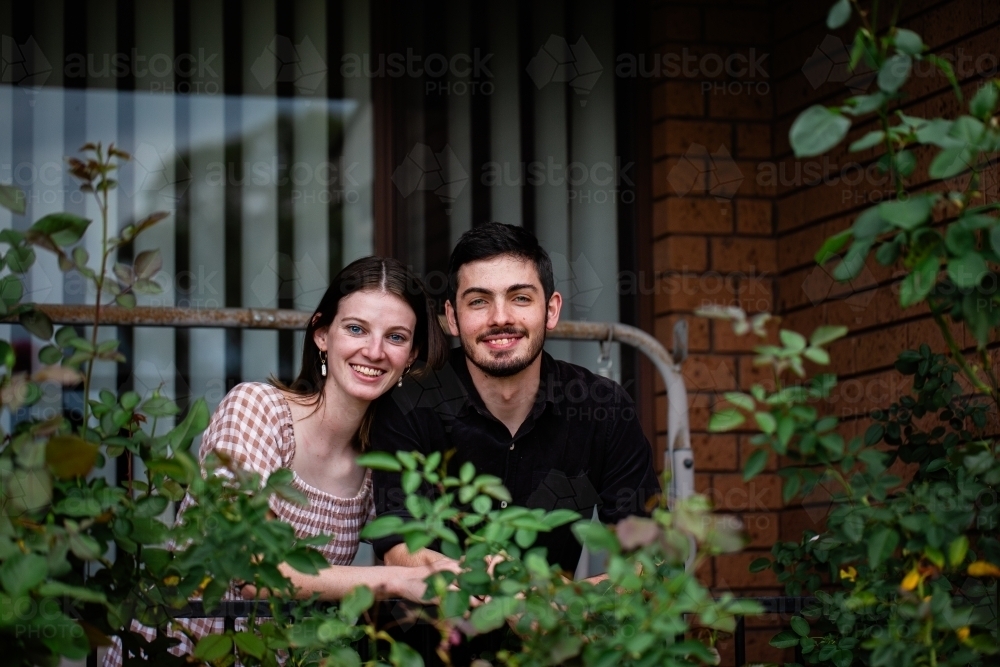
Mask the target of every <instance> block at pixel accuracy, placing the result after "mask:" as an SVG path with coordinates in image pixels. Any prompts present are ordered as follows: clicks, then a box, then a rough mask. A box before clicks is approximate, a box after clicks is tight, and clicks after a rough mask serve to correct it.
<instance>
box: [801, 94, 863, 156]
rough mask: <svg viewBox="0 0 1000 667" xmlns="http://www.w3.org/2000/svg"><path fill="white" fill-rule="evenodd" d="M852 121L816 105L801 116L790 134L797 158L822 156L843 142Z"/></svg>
mask: <svg viewBox="0 0 1000 667" xmlns="http://www.w3.org/2000/svg"><path fill="white" fill-rule="evenodd" d="M850 128H851V121H850V120H849V119H848V118H846V117H844V116H843V115H842V114H840V113H837V112H835V111H833V110H831V109H828V108H827V107H825V106H822V105H818V104H817V105H814V106H811V107H809V108H808V109H806V110H805V111H803V112H802V113H801V114H799V117H798V118H796V119H795V122H794V123H792V127H791V129H790V130H789V132H788V140H789V142H790V143H791V145H792V149H793V150H794V151H795V156H796V157H813V156H816V155H822V154H823V153H825V152H827V151H828V150H830V149H831V148H833V147H834V146H836V145H837V144H839V143H840V142H841V140H843V138H844V137H845V136H846V135H847V131H848V130H849V129H850Z"/></svg>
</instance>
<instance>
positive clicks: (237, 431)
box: [104, 257, 450, 667]
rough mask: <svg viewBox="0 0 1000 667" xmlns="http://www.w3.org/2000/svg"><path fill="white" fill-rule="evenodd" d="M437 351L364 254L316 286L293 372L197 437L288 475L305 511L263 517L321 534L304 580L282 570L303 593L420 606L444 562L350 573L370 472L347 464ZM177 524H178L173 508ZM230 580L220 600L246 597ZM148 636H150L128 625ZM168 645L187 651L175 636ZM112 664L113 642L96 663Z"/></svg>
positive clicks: (382, 271) (420, 292)
mask: <svg viewBox="0 0 1000 667" xmlns="http://www.w3.org/2000/svg"><path fill="white" fill-rule="evenodd" d="M446 353H447V343H446V341H445V337H444V334H443V333H442V331H441V327H440V326H439V324H438V321H437V317H436V316H435V315H434V311H433V308H432V306H431V304H430V301H429V299H428V298H427V295H426V293H425V292H424V289H423V286H422V285H421V283H420V281H419V280H418V279H417V278H416V277H415V276H413V275H412V274H411V273H410V272H409V271H408V270H407V269H406V267H404V266H403V265H402V264H401V263H400V262H398V261H397V260H394V259H387V258H381V257H366V258H364V259H359V260H357V261H355V262H353V263H352V264H350V265H349V266H347V267H345V268H344V269H343V270H342V271H341V272H340V273H339V274H338V275H337V277H336V278H334V280H333V283H332V284H331V285H330V287H329V289H327V291H326V294H324V295H323V299H322V300H321V301H320V303H319V306H317V308H316V312H315V313H314V314H313V316H312V318H311V319H310V323H309V326H308V328H307V329H306V336H305V343H304V347H303V352H302V369H301V371H300V372H299V375H298V377H297V378H295V380H294V381H293V382H292V383H291V384H290V385H284V384H282V383H280V382H278V381H276V380H273V379H272V380H271V382H270V383H260V382H245V383H243V384H240V385H237V386H236V387H234V388H233V390H232V391H230V392H229V393H228V394H227V395H226V397H225V398H224V399H223V400H222V403H221V404H220V405H219V407H218V408H217V409H216V411H215V414H214V415H213V416H212V420H211V422H210V423H209V426H208V429H207V430H206V431H205V434H204V436H203V437H202V441H201V452H200V453H201V458H202V460H204V458H205V457H206V456H207V455H208V454H209V453H210V452H213V451H215V452H220V453H223V454H225V455H227V456H229V457H230V458H231V459H232V460H233V462H234V463H236V464H238V465H240V466H241V467H243V468H246V469H248V470H251V471H253V472H257V473H259V474H260V475H261V476H262V477H263V478H265V479H266V478H267V476H268V475H270V474H271V473H272V472H274V471H275V470H278V469H279V468H289V469H290V470H292V472H293V473H294V479H293V485H294V486H295V488H296V489H297V490H298V491H300V492H301V493H302V494H304V495H305V496H306V497H307V498H308V499H309V504H308V505H307V506H301V505H296V504H293V503H291V502H289V501H287V500H284V499H282V498H279V497H277V496H273V497H272V498H271V500H270V506H271V512H272V513H273V514H274V516H275V517H276V518H277V519H279V520H281V521H285V522H286V523H289V524H291V525H292V526H293V527H294V528H295V532H296V534H297V535H298V536H299V537H311V536H315V535H319V534H327V535H331V536H332V538H331V540H330V542H329V543H328V544H326V545H325V546H323V547H320V549H319V550H320V551H321V552H322V554H323V555H324V556H325V557H326V559H327V561H328V562H329V563H330V567H329V568H326V569H324V570H322V571H320V573H319V574H318V575H315V576H310V575H304V574H301V573H299V572H296V571H295V570H293V569H292V568H290V567H288V566H284V565H282V566H281V570H282V572H283V573H284V574H285V576H287V577H288V578H289V579H291V580H292V582H293V583H294V585H295V586H296V587H297V588H299V590H300V591H301V594H302V595H303V596H304V597H308V596H310V595H312V594H314V593H318V594H319V596H320V598H321V599H325V600H336V599H339V598H341V597H342V596H343V595H344V594H346V593H347V592H348V591H350V590H351V589H352V588H354V587H355V586H358V585H361V584H364V585H366V586H368V587H370V588H371V589H372V590H373V591H374V592H375V596H376V597H377V598H387V597H402V598H407V599H410V600H414V601H419V600H420V599H421V597H422V596H423V593H424V583H423V580H424V578H426V577H427V576H428V575H429V574H430V573H432V572H434V571H435V570H436V569H440V568H443V567H450V564H449V561H442V562H441V563H439V564H436V565H434V566H428V567H419V568H410V567H389V566H377V567H352V566H351V565H350V564H351V562H352V561H353V560H354V556H355V554H356V553H357V550H358V533H359V532H360V531H361V528H362V527H363V526H364V525H365V523H366V522H367V521H368V520H369V519H370V518H373V517H374V502H373V500H372V484H371V471H369V470H367V469H364V468H361V467H359V466H358V465H357V463H356V460H355V459H356V457H357V455H358V454H359V453H360V452H361V451H364V450H365V449H366V448H367V446H368V429H369V426H370V418H371V413H370V411H369V407H370V405H371V403H372V401H374V400H375V399H376V398H378V397H379V396H381V395H382V394H383V393H385V392H387V391H389V390H390V389H391V388H392V387H393V386H394V385H395V384H397V383H398V382H399V381H400V380H401V378H402V377H403V376H404V375H405V374H407V373H408V372H410V369H411V367H412V366H413V364H414V362H415V361H418V360H419V361H422V362H424V364H425V365H426V366H427V367H431V368H440V367H441V366H442V365H443V364H444V361H445V356H446ZM187 502H188V501H187V500H185V503H184V504H182V507H181V510H180V517H181V520H183V511H184V506H185V505H186V504H187ZM248 588H249V587H242V589H241V588H240V587H239V586H238V584H234V585H233V587H232V589H231V590H230V592H229V593H228V594H227V596H226V597H229V598H234V597H241V596H242V597H253V595H252V591H251V590H248ZM185 624H186V625H187V627H188V629H189V630H190V631H191V632H192V634H194V635H195V636H201V635H204V634H208V633H210V632H222V630H223V623H222V619H218V620H216V619H193V620H191V621H187V622H185ZM133 629H136V630H138V631H140V632H142V633H143V634H144V635H146V636H147V637H148V638H149V639H152V638H153V637H154V636H155V633H154V632H153V631H152V630H151V629H149V628H143V627H141V626H137V624H133ZM177 636H178V638H179V639H181V644H180V645H179V646H178V647H176V648H175V649H173V651H174V652H177V653H189V652H190V651H191V650H193V646H192V645H191V643H190V642H189V641H188V640H187V638H186V637H183V636H180V635H177ZM104 664H105V667H111V666H115V665H120V664H121V644H120V643H119V642H118V641H117V639H116V640H115V643H114V646H113V647H112V649H111V650H110V651H109V653H108V655H107V657H106V658H105V662H104Z"/></svg>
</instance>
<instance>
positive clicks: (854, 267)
mask: <svg viewBox="0 0 1000 667" xmlns="http://www.w3.org/2000/svg"><path fill="white" fill-rule="evenodd" d="M871 247H872V242H871V241H870V240H867V241H866V240H864V239H859V240H856V241H855V242H854V244H853V245H852V246H851V249H850V250H848V251H847V254H846V255H844V259H842V260H841V261H840V264H838V265H837V266H836V267H835V268H834V269H833V274H832V275H833V278H834V280H839V281H840V282H845V281H848V280H853V279H854V278H855V277H857V275H858V274H859V273H861V269H863V268H864V266H865V260H866V259H867V258H868V251H869V250H871Z"/></svg>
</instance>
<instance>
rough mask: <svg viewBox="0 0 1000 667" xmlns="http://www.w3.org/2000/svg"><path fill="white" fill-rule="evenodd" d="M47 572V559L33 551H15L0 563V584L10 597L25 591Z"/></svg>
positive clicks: (40, 580) (36, 583)
mask: <svg viewBox="0 0 1000 667" xmlns="http://www.w3.org/2000/svg"><path fill="white" fill-rule="evenodd" d="M48 573H49V566H48V561H46V560H45V558H44V557H43V556H39V555H38V554H34V553H27V554H26V553H20V552H18V553H15V554H14V555H13V556H11V557H10V558H8V559H7V560H5V561H4V562H3V564H2V565H0V584H3V587H4V590H5V591H6V592H7V593H8V594H9V595H11V596H12V597H18V596H20V595H23V594H24V593H27V592H28V591H30V590H31V589H32V588H34V587H35V586H37V585H38V584H40V583H41V582H42V581H43V580H44V579H45V577H46V576H47V575H48Z"/></svg>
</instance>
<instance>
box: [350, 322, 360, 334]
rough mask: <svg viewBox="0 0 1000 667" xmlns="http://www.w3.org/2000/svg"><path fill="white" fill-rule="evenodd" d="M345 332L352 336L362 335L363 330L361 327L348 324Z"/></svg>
mask: <svg viewBox="0 0 1000 667" xmlns="http://www.w3.org/2000/svg"><path fill="white" fill-rule="evenodd" d="M347 330H348V331H350V332H351V333H352V334H361V333H364V329H362V328H361V327H359V326H358V325H357V324H348V325H347Z"/></svg>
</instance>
